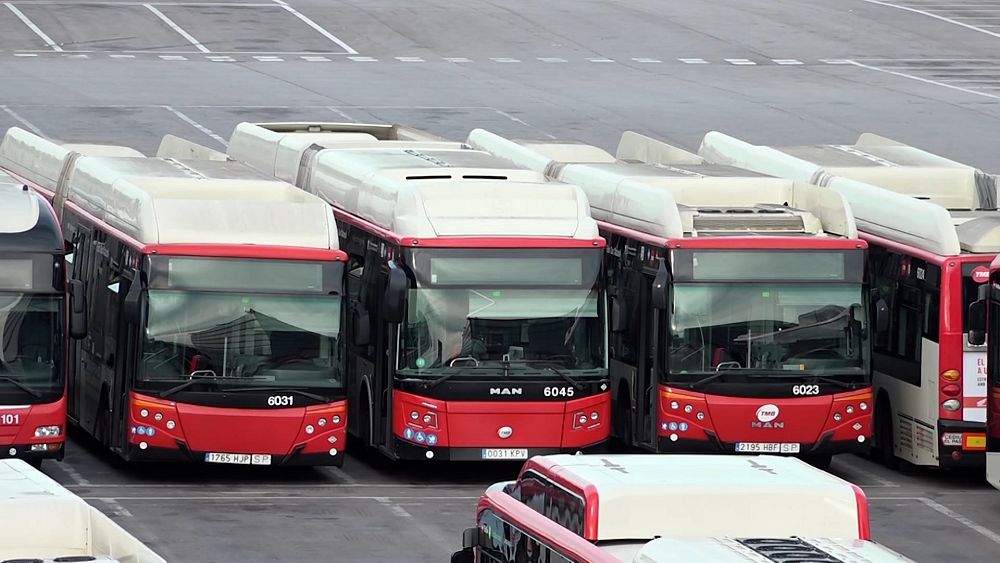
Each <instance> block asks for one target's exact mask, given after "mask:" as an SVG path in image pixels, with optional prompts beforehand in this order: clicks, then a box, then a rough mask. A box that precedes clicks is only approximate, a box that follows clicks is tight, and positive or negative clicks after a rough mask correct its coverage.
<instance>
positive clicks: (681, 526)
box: [525, 454, 867, 541]
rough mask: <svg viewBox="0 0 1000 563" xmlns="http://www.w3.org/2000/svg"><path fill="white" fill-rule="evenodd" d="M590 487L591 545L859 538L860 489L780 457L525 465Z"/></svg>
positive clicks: (555, 458)
mask: <svg viewBox="0 0 1000 563" xmlns="http://www.w3.org/2000/svg"><path fill="white" fill-rule="evenodd" d="M535 462H538V463H541V464H543V465H544V466H546V468H545V469H543V470H541V473H543V474H545V475H561V476H562V477H563V478H564V479H565V480H566V481H568V482H570V483H574V484H586V485H589V486H592V487H593V490H594V492H595V493H596V495H597V498H598V507H599V513H598V524H597V541H611V540H629V539H652V538H656V537H667V536H671V537H684V536H734V537H784V536H814V537H839V538H848V539H853V538H858V537H859V534H860V529H861V520H859V518H861V517H863V518H867V513H866V512H865V513H864V514H862V515H861V516H859V503H861V502H866V501H864V496H863V493H862V492H861V490H860V489H858V488H857V487H855V486H854V485H852V484H851V483H848V482H846V481H844V480H842V479H840V478H838V477H835V476H833V475H831V474H829V473H827V472H825V471H822V470H820V469H817V468H815V467H812V466H811V465H809V464H808V463H805V462H804V461H801V460H799V459H795V458H790V457H779V456H766V455H761V456H714V455H679V454H678V455H669V456H653V455H552V456H539V457H536V458H532V460H529V462H528V464H526V465H525V470H526V471H527V470H529V469H530V468H531V467H535Z"/></svg>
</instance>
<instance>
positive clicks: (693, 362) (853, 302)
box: [669, 283, 869, 381]
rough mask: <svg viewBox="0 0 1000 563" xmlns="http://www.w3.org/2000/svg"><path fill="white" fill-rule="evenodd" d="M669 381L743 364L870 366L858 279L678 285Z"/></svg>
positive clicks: (782, 371)
mask: <svg viewBox="0 0 1000 563" xmlns="http://www.w3.org/2000/svg"><path fill="white" fill-rule="evenodd" d="M670 324H671V331H670V334H671V341H670V343H669V350H670V358H669V363H670V369H669V371H670V374H671V379H673V380H679V381H684V380H685V378H684V377H683V376H684V374H702V375H704V374H705V373H708V372H711V373H716V372H720V371H723V370H737V371H739V372H743V373H750V372H755V373H759V374H760V375H767V374H769V373H770V374H773V375H774V376H775V377H794V375H795V374H802V375H807V374H808V375H816V374H821V375H827V376H830V375H834V376H835V375H841V374H843V375H847V374H852V375H857V374H864V373H866V372H867V369H868V364H869V357H868V345H867V338H868V330H867V324H868V323H867V315H866V312H865V307H864V306H863V300H862V290H861V285H860V284H810V283H796V284H771V283H731V284H696V283H686V284H677V285H675V286H674V289H673V310H672V316H671V323H670Z"/></svg>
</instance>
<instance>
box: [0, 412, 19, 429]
mask: <svg viewBox="0 0 1000 563" xmlns="http://www.w3.org/2000/svg"><path fill="white" fill-rule="evenodd" d="M0 424H2V425H4V426H16V425H18V424H21V415H19V414H10V413H4V414H0Z"/></svg>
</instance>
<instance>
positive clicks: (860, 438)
mask: <svg viewBox="0 0 1000 563" xmlns="http://www.w3.org/2000/svg"><path fill="white" fill-rule="evenodd" d="M864 442H865V437H864V436H858V443H859V444H863V443H864Z"/></svg>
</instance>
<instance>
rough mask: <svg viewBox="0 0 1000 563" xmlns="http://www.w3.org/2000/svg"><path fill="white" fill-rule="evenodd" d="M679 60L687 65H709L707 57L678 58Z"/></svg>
mask: <svg viewBox="0 0 1000 563" xmlns="http://www.w3.org/2000/svg"><path fill="white" fill-rule="evenodd" d="M677 60H678V61H680V62H682V63H684V64H686V65H707V64H708V61H706V60H705V59H677Z"/></svg>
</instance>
